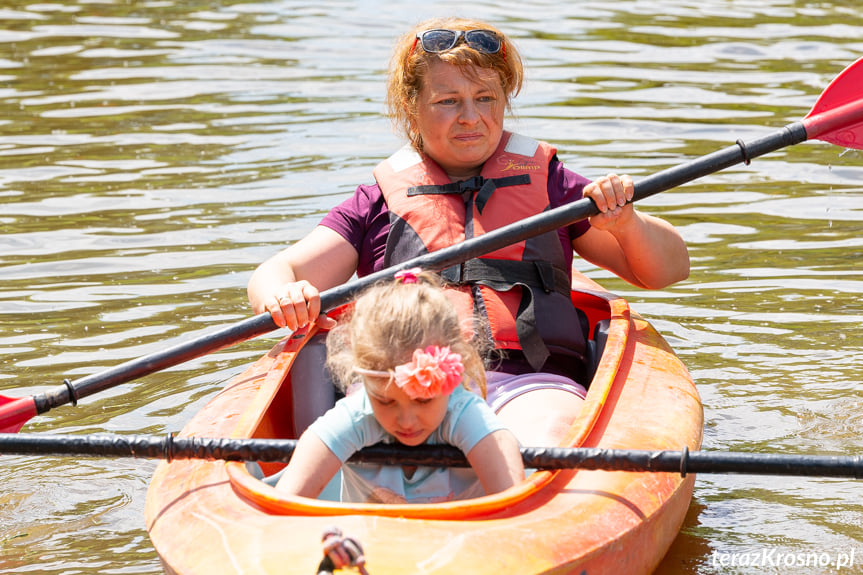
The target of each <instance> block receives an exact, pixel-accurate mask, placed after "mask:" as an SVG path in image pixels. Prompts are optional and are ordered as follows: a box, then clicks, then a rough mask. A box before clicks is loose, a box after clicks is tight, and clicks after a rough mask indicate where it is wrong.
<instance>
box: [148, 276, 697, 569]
mask: <svg viewBox="0 0 863 575" xmlns="http://www.w3.org/2000/svg"><path fill="white" fill-rule="evenodd" d="M573 275H574V276H575V277H574V278H573V288H572V299H573V302H574V303H575V305H576V306H578V307H579V308H580V309H582V310H584V311H585V313H586V314H587V317H588V319H589V322H590V324H591V325H592V326H596V327H595V328H594V329H592V330H591V332H592V336H591V342H590V346H591V348H592V349H594V350H595V351H594V354H593V357H594V358H595V359H594V363H595V367H594V369H595V372H594V375H593V379H592V380H591V383H590V385H589V387H588V394H587V397H586V399H585V402H584V404H583V407H582V409H581V410H580V411H579V413H576V414H573V420H572V425H571V427H570V430H569V434H568V436H567V437H566V439H565V440H564V441H562V442H561V444H560V445H559V446H560V447H598V448H609V449H647V450H669V449H673V450H680V449H683V448H688V449H690V450H697V449H698V448H699V447H700V446H701V440H702V432H703V411H702V406H701V401H700V398H699V395H698V392H697V390H696V388H695V385H694V383H693V380H692V378H691V376H690V375H689V372H688V371H687V369H686V367H685V366H684V365H683V363H682V362H681V361H680V359H679V358H678V357H677V356H676V355H675V353H674V352H673V350H672V349H671V348H670V346H669V345H668V344H667V342H666V341H665V340H664V339H663V338H662V336H661V335H660V334H659V333H658V332H657V331H656V330H655V329H654V328H653V327H652V326H651V325H650V324H649V323H648V322H647V321H645V320H644V319H643V318H641V317H640V316H639V315H638V314H637V313H635V312H634V311H633V310H631V309H630V307H629V305H628V303H627V302H626V300H624V299H623V298H621V297H618V296H615V295H613V294H611V293H609V292H607V291H605V290H604V289H603V288H602V287H601V286H599V285H598V284H596V283H594V282H592V281H591V280H589V279H588V278H586V277H584V276H582V275H581V274H579V273H578V272H573ZM310 336H311V334H310V333H305V332H299V333H297V334H293V335H292V336H289V337H286V338H285V339H283V340H282V341H280V342H279V343H278V344H276V345H275V347H273V348H272V349H271V350H270V351H269V352H268V353H266V354H265V355H264V356H263V357H261V358H260V359H259V360H258V361H256V362H255V363H254V364H252V365H251V366H249V367H248V368H247V369H246V370H245V371H244V372H243V373H241V374H239V375H238V376H236V377H235V378H233V379H232V380H231V381H230V382H229V383H228V384H227V385H226V387H225V388H224V389H223V390H222V391H221V392H220V393H218V394H217V395H216V396H215V397H214V398H213V399H212V400H210V401H209V402H208V403H207V405H206V406H205V407H204V408H203V409H201V411H200V412H198V413H197V414H196V415H195V416H194V417H193V418H192V420H191V421H190V422H189V423H188V424H187V425H186V426H185V427H184V429H183V430H182V432H181V433H180V435H181V436H198V437H232V438H293V437H295V433H294V415H293V414H294V413H295V410H296V413H301V410H302V408H303V406H302V405H294V403H295V398H294V394H293V393H292V377H299V375H298V374H299V373H300V369H299V368H298V367H297V366H298V365H299V362H300V361H302V355H303V345H304V343H305V342H306V341H308V340H309V339H310ZM298 358H300V359H298ZM317 365H320V362H318V363H317ZM292 368H293V369H294V370H295V371H292ZM307 372H308V371H307V370H306V371H304V372H303V373H307ZM282 466H283V464H272V463H269V464H267V463H261V464H260V467H261V468H263V470H264V472H265V474H271V473H275V472H276V471H278V470H279V468H280V467H282ZM694 482H695V477H694V476H693V475H692V474H681V473H647V472H629V471H589V470H572V469H569V470H551V471H535V472H533V473H532V474H531V475H529V476H528V477H527V479H526V480H525V481H524V482H523V483H522V484H520V485H517V486H514V487H512V488H510V489H508V490H506V491H504V492H501V493H497V494H494V495H488V496H483V497H478V498H475V499H468V500H464V501H450V502H445V503H433V504H380V503H376V504H375V503H341V502H337V501H331V500H325V499H320V498H319V499H309V498H302V497H291V496H286V495H283V494H281V493H279V492H278V491H276V489H275V488H274V487H273V486H271V485H270V484H268V483H267V482H265V481H262V480H261V479H259V478H258V475H257V474H255V473H253V471H252V470H250V466H248V465H246V464H244V463H242V462H225V461H206V460H194V459H188V460H177V461H172V462H164V461H163V462H162V463H160V464H159V466H158V467H157V469H156V471H155V473H154V475H153V478H152V481H151V482H150V486H149V490H148V493H147V501H146V509H145V516H146V525H147V530H148V532H149V535H150V538H151V540H152V542H153V545H154V547H155V549H156V551H157V553H158V554H159V557H160V558H161V561H162V564H163V567H164V569H165V571H166V572H167V573H177V574H191V573H207V574H208V575H215V574H221V573H260V574H276V573H286V572H291V573H308V574H310V575H311V574H314V573H318V571H317V569H318V566H319V564H320V562H321V559H322V557H323V553H322V546H321V538H322V535H323V534H324V533H325V532H326V531H327V530H328V529H330V528H332V527H337V528H338V529H340V530H341V531H342V532H343V533H344V535H345V536H350V537H351V538H353V539H355V540H356V541H357V542H359V543H360V545H361V546H362V549H363V551H364V553H365V561H366V563H365V569H366V570H367V572H368V573H370V574H371V575H395V574H399V575H405V574H410V573H423V574H430V573H434V574H449V573H453V574H455V573H458V574H459V575H461V574H462V573H472V574H484V573H487V574H491V573H494V574H496V575H497V574H500V573H629V574H638V573H651V572H652V571H653V570H654V569H655V568H656V566H657V565H658V564H659V562H660V561H661V559H662V557H663V556H664V555H665V553H666V551H667V550H668V548H669V547H670V545H671V543H672V541H673V540H674V538H675V537H676V536H677V533H678V531H679V529H680V526H681V524H682V522H683V519H684V516H685V515H686V511H687V509H688V507H689V503H690V500H691V498H692V489H693V485H694Z"/></svg>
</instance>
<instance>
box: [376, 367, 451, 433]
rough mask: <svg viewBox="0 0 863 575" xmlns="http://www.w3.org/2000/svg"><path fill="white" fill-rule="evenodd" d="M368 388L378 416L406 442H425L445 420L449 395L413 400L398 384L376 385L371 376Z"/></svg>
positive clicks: (388, 429) (386, 427)
mask: <svg viewBox="0 0 863 575" xmlns="http://www.w3.org/2000/svg"><path fill="white" fill-rule="evenodd" d="M365 389H366V394H367V395H368V396H369V401H370V402H371V404H372V411H373V412H374V414H375V418H376V419H377V420H378V422H379V423H380V424H381V426H383V428H384V429H385V430H386V431H387V433H389V434H390V435H392V436H393V437H395V438H396V439H397V440H398V441H399V443H403V444H404V445H420V444H422V443H424V442H425V440H426V439H428V437H429V436H430V435H431V434H432V432H433V431H434V430H435V429H437V428H438V427H439V426H440V424H441V423H442V422H443V418H444V416H445V415H446V411H447V404H448V403H449V395H438V396H436V397H433V398H432V399H411V398H410V397H408V396H407V394H406V393H405V392H404V391H402V390H401V388H400V387H399V386H397V385H395V384H389V385H387V384H383V385H381V384H380V383H378V385H374V384H373V383H372V384H370V382H369V381H368V379H367V380H366V385H365Z"/></svg>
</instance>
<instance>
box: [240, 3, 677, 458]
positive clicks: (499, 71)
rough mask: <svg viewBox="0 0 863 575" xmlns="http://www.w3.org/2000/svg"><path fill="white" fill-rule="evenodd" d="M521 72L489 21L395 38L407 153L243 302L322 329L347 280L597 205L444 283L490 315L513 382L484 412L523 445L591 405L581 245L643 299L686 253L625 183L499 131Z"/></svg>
mask: <svg viewBox="0 0 863 575" xmlns="http://www.w3.org/2000/svg"><path fill="white" fill-rule="evenodd" d="M522 77H523V70H522V64H521V58H520V56H519V54H518V51H517V50H516V48H515V46H514V45H513V44H512V43H511V42H510V40H509V39H508V38H507V37H506V36H505V35H504V34H503V33H502V32H500V31H499V30H497V29H496V28H494V27H492V26H489V25H488V24H485V23H482V22H477V21H473V20H468V19H461V18H450V19H441V20H433V21H427V22H423V23H421V24H419V25H418V26H417V27H416V28H415V29H414V30H413V31H411V32H410V33H408V34H406V35H404V36H403V37H401V38H400V39H399V40H398V42H397V46H396V49H395V52H394V55H393V60H392V65H391V69H390V78H389V84H388V92H387V100H388V105H389V110H390V113H391V116H392V118H393V120H394V122H395V124H396V125H397V127H399V128H400V129H401V131H402V132H403V133H404V134H405V135H406V136H407V138H408V140H409V141H410V145H409V146H406V148H403V149H402V150H400V151H398V152H396V153H395V154H394V155H393V156H392V157H390V158H389V159H387V160H385V161H384V162H382V163H381V164H380V165H379V166H378V167H377V168H376V169H375V172H374V175H375V180H376V182H377V183H376V184H374V185H361V186H359V187H358V188H357V190H356V192H355V194H354V195H353V196H352V197H351V198H349V199H348V200H346V201H345V202H343V203H342V204H340V205H339V206H337V207H336V208H334V209H333V211H331V212H330V213H329V214H328V215H327V216H326V217H325V218H324V219H323V221H322V222H321V224H320V225H319V226H318V227H316V228H315V229H314V230H312V231H311V232H310V233H309V235H308V236H306V237H305V238H303V239H302V240H300V241H298V242H297V243H295V244H293V245H292V246H290V247H288V248H287V249H285V250H283V251H282V252H280V253H279V254H276V255H275V256H273V257H272V258H270V259H269V260H267V261H265V262H264V263H263V264H261V265H260V266H259V267H258V269H257V270H256V271H255V273H254V274H253V276H252V278H251V280H250V282H249V286H248V293H249V301H250V302H251V304H252V308H253V309H254V310H255V312H256V313H261V312H263V311H264V310H266V311H269V312H270V314H272V316H273V320H274V321H275V322H276V324H278V325H279V326H283V327H287V328H289V329H292V330H294V329H297V328H298V327H301V326H303V325H306V324H307V323H309V322H318V323H319V324H321V325H322V326H324V327H329V326H330V325H331V323H330V321H329V320H328V319H327V318H326V317H324V316H321V315H320V298H319V290H326V289H329V288H332V287H335V286H337V285H340V284H342V283H344V282H346V281H348V280H349V278H350V277H351V276H352V275H353V273H354V272H357V273H358V275H360V276H362V275H365V274H368V273H371V272H373V271H376V270H378V269H383V268H384V267H387V266H388V265H392V264H395V263H399V262H402V261H406V260H407V259H410V258H411V257H413V256H415V255H419V254H420V253H423V252H424V251H426V250H427V251H434V250H435V249H440V248H441V247H445V246H446V245H450V244H452V243H455V242H458V241H461V240H462V239H464V238H465V237H471V236H475V235H479V234H481V233H483V232H484V231H488V230H490V229H494V228H497V227H500V226H502V225H504V224H506V223H509V222H511V221H516V220H518V219H522V218H524V217H526V216H528V215H532V214H534V213H538V212H541V211H543V210H544V209H546V208H549V207H551V208H554V207H557V206H559V205H562V204H565V203H568V202H572V201H575V200H578V199H580V198H581V197H590V198H591V199H593V201H594V202H595V203H596V205H597V207H598V208H599V210H600V212H601V213H600V214H598V215H596V216H594V217H592V218H590V220H589V221H584V222H579V223H577V224H574V225H572V226H569V227H567V228H565V229H561V230H559V231H558V232H557V233H556V234H554V233H552V234H546V235H544V236H541V237H539V238H534V239H530V240H527V241H525V242H521V243H520V244H517V245H515V246H511V247H509V248H506V249H503V250H499V251H497V252H495V253H493V254H489V255H488V256H486V257H483V258H479V259H478V260H472V261H471V262H468V264H466V265H464V266H461V267H460V268H457V269H451V270H445V271H444V272H443V276H444V277H445V278H447V279H448V280H450V281H453V282H454V283H455V284H457V286H458V287H457V288H456V289H453V290H452V291H451V293H452V295H453V298H454V300H455V301H456V303H457V305H459V306H460V310H461V312H462V314H463V317H466V318H467V317H471V314H472V313H473V312H474V311H480V312H482V313H483V314H484V315H485V318H484V322H485V323H484V324H483V327H481V328H478V329H479V330H481V331H483V332H486V334H487V335H488V336H489V337H491V338H492V339H493V340H494V344H495V347H496V348H497V349H500V350H503V351H502V355H503V356H504V359H503V361H501V362H500V364H499V365H498V366H496V367H495V368H494V369H495V371H497V372H500V373H502V374H505V375H499V374H498V375H497V377H490V378H489V401H490V403H491V404H492V405H493V406H494V407H496V409H497V411H498V415H499V416H500V418H501V419H503V420H504V422H506V423H507V424H508V425H509V426H510V428H511V429H512V430H513V432H514V433H515V435H516V436H517V437H518V438H519V440H520V441H521V443H522V444H523V445H542V444H548V443H553V444H554V443H557V442H558V441H559V440H561V439H562V438H563V437H564V436H565V434H566V433H567V431H568V429H569V426H570V423H571V421H572V414H573V413H577V411H578V408H579V407H580V404H581V402H582V401H583V393H584V392H583V388H582V387H581V386H580V385H579V383H582V384H587V381H584V379H585V377H586V374H585V371H584V367H583V360H584V352H585V349H584V348H585V339H586V333H584V332H583V330H578V329H573V328H574V326H578V325H579V323H578V322H579V321H580V320H581V316H580V315H579V314H578V312H577V311H575V310H574V309H573V308H572V305H571V302H569V298H568V286H569V283H568V280H569V278H570V276H571V273H572V272H571V262H572V257H573V253H572V252H573V250H574V251H575V252H576V253H577V254H578V255H579V256H580V257H582V258H584V259H585V260H587V261H589V262H591V263H593V264H595V265H597V266H600V267H602V268H604V269H607V270H609V271H611V272H613V273H615V274H616V275H618V276H619V277H621V278H623V279H624V280H626V281H628V282H629V283H631V284H633V285H635V286H638V287H642V288H648V289H659V288H663V287H665V286H667V285H670V284H672V283H674V282H677V281H680V280H683V279H685V278H686V277H687V276H688V274H689V255H688V252H687V249H686V245H685V243H684V242H683V239H682V238H681V237H680V235H679V234H678V233H677V232H676V230H674V228H673V227H672V226H671V225H670V224H668V223H667V222H664V221H663V220H660V219H658V218H655V217H652V216H649V215H646V214H643V213H640V212H638V211H636V210H635V209H634V208H633V205H632V204H631V203H627V201H628V200H631V199H632V194H633V183H632V179H631V178H630V177H629V176H625V175H624V176H618V175H616V174H609V175H608V176H605V177H602V178H599V179H597V180H596V181H594V182H589V181H588V180H587V179H585V178H583V177H581V176H579V175H577V174H575V173H573V172H571V171H569V170H567V169H565V168H564V167H563V165H562V163H561V162H560V161H559V160H558V158H557V156H556V154H555V149H554V148H553V147H552V146H550V145H549V144H546V143H544V142H538V141H536V140H533V139H531V138H528V137H525V136H520V135H515V134H510V133H508V132H506V131H505V130H504V127H503V123H504V113H505V111H506V110H507V109H508V108H509V106H510V103H511V99H512V98H513V97H514V96H515V95H517V94H518V92H519V90H520V89H521V84H522ZM561 274H562V275H561ZM585 331H586V330H585ZM546 374H548V375H547V376H546ZM492 375H495V374H492ZM510 376H517V377H515V378H512V377H510ZM504 378H509V379H508V380H507V381H502V379H504ZM525 378H526V380H525ZM568 378H572V379H574V380H575V381H569V379H568ZM579 379H582V381H580V382H579V381H578V380H579ZM526 390H530V391H529V392H525V391H526ZM497 391H500V393H499V394H497V393H496V392H497ZM495 395H497V398H496V399H495Z"/></svg>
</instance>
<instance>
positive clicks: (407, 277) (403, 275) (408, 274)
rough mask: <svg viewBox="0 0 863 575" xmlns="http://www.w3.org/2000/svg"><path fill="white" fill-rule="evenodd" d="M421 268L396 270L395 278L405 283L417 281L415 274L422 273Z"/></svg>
mask: <svg viewBox="0 0 863 575" xmlns="http://www.w3.org/2000/svg"><path fill="white" fill-rule="evenodd" d="M422 271H423V270H422V268H410V269H407V270H401V271H399V272H396V275H395V278H396V279H397V280H401V281H402V283H405V284H415V283H417V276H418V275H419V274H420V273H422Z"/></svg>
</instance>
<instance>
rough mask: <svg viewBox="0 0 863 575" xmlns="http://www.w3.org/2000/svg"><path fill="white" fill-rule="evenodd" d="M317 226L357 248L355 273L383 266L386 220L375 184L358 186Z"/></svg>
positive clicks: (386, 216) (380, 194)
mask: <svg viewBox="0 0 863 575" xmlns="http://www.w3.org/2000/svg"><path fill="white" fill-rule="evenodd" d="M320 225H322V226H324V227H327V228H330V229H331V230H333V231H335V232H336V233H337V234H339V235H340V236H342V237H343V238H345V240H347V241H348V243H350V244H351V245H352V246H353V247H354V249H356V250H357V254H359V263H358V264H357V275H358V276H360V277H362V276H365V275H368V274H370V273H372V272H375V271H378V270H381V269H383V260H384V253H385V251H386V241H387V234H388V233H389V225H390V221H389V212H388V211H387V207H386V202H384V197H383V194H382V193H381V189H380V188H379V187H378V185H377V184H375V185H371V186H359V187H358V188H357V189H356V191H355V192H354V193H353V195H351V196H350V197H349V198H347V199H346V200H344V201H343V202H342V203H340V204H338V205H337V206H335V207H334V208H333V209H332V210H330V211H329V213H327V215H326V216H324V218H323V219H322V220H321V222H320Z"/></svg>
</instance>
